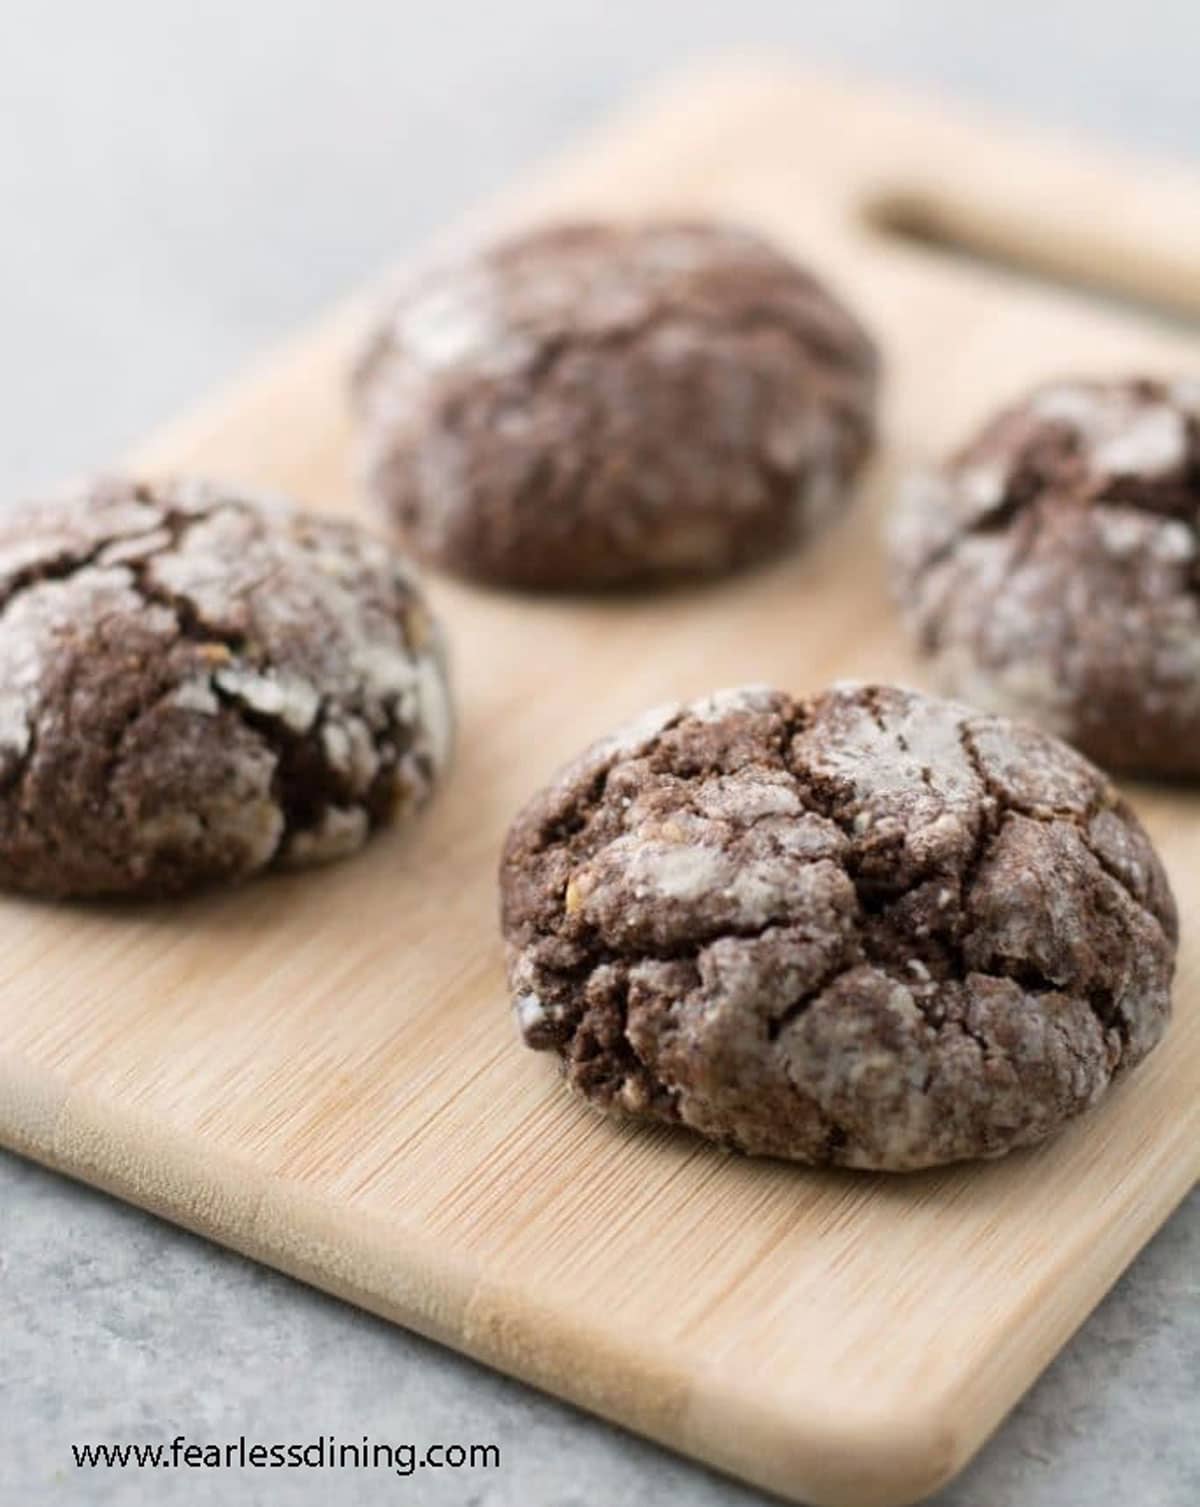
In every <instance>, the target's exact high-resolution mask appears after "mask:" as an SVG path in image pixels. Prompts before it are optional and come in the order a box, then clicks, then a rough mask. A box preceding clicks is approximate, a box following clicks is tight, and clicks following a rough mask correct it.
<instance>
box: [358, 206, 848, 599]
mask: <svg viewBox="0 0 1200 1507" xmlns="http://www.w3.org/2000/svg"><path fill="white" fill-rule="evenodd" d="M875 387H876V358H875V353H874V350H873V348H872V345H871V343H870V341H869V340H868V339H867V337H866V336H865V334H864V333H863V331H862V329H861V328H860V327H859V325H858V323H857V322H856V321H855V320H854V319H853V318H852V316H851V315H850V314H849V313H848V312H847V311H846V310H845V309H844V308H843V307H842V306H841V305H840V304H839V303H837V302H836V301H835V300H834V299H833V298H832V297H831V296H830V295H829V294H828V293H827V292H826V291H825V289H824V288H823V287H822V286H821V285H820V284H819V283H818V282H817V281H815V280H814V279H813V278H812V277H811V276H810V275H809V274H808V273H807V272H806V271H804V270H803V269H802V268H800V267H798V266H797V265H796V264H795V263H794V262H792V261H790V260H789V259H788V258H787V257H785V256H783V255H781V254H780V253H779V252H778V251H776V250H774V249H773V248H772V247H771V246H769V245H768V244H766V243H765V242H764V241H762V240H760V239H759V238H758V237H757V236H755V235H751V234H749V233H748V232H746V231H743V230H737V229H732V228H728V227H725V226H718V225H713V224H688V223H666V224H651V225H642V226H640V227H620V226H617V225H605V224H570V225H559V226H552V227H549V228H543V229H539V230H535V231H532V232H530V233H526V234H523V235H518V236H515V237H513V238H511V239H508V240H503V241H501V242H499V243H498V244H494V245H491V246H489V247H486V248H484V249H482V250H480V251H478V252H476V253H475V254H473V255H469V256H467V257H464V258H460V259H459V260H457V261H454V262H451V263H447V264H443V265H440V266H436V267H433V268H431V269H428V270H426V271H425V272H424V273H423V274H419V275H417V276H416V277H415V278H414V279H413V280H412V281H411V283H410V284H409V286H408V287H406V288H405V289H404V290H402V291H401V293H400V294H399V296H398V297H397V298H396V300H395V301H394V303H393V304H392V306H391V307H390V308H389V310H388V311H387V313H386V316H385V318H384V319H383V321H382V323H381V325H380V326H379V328H378V330H377V331H376V332H375V334H374V336H373V338H372V339H371V340H370V342H369V344H368V346H367V348H366V350H365V351H364V353H363V355H362V357H361V360H360V361H359V364H358V367H357V370H356V373H355V377H354V391H355V396H356V406H357V409H358V411H359V415H360V419H361V428H362V434H363V444H364V452H365V470H366V476H367V483H368V486H369V488H370V490H371V491H372V492H373V493H374V495H375V496H376V497H377V498H378V500H379V501H380V503H381V504H382V505H383V507H384V509H385V510H386V512H387V513H388V514H390V516H391V517H392V519H393V520H394V521H395V523H396V524H397V525H398V527H399V529H400V531H401V534H402V536H403V538H404V540H405V542H406V543H407V544H408V545H409V546H410V547H411V548H412V549H413V550H414V552H415V553H416V554H418V555H419V556H421V557H423V558H424V559H425V560H428V561H431V562H435V563H436V564H438V565H440V566H442V567H444V568H446V569H448V570H451V571H455V572H458V573H459V574H462V575H465V576H471V577H475V578H477V579H479V580H483V581H492V582H498V583H504V584H508V585H512V586H524V587H564V588H565V587H596V586H608V585H615V584H619V583H627V582H634V581H638V580H645V579H652V578H655V577H668V576H673V575H687V574H693V573H702V572H715V571H723V570H728V569H730V568H732V567H734V566H737V565H739V564H741V563H742V562H744V561H748V560H750V559H752V558H754V557H756V556H762V555H765V554H768V553H769V552H771V551H772V550H774V549H776V548H777V547H779V546H780V545H781V544H782V543H783V542H784V541H785V540H787V539H788V538H789V537H791V536H793V535H800V534H805V533H807V532H809V531H810V530H811V529H813V528H814V527H815V526H816V525H817V524H818V523H819V521H820V520H822V519H823V518H824V517H825V516H826V515H827V514H829V513H831V512H833V511H835V510H836V509H837V507H838V506H839V505H840V503H841V501H842V499H843V495H844V492H845V490H846V488H847V486H848V484H849V483H850V481H851V480H852V478H853V477H854V475H855V473H856V472H857V471H858V469H859V466H860V464H861V462H862V461H863V458H864V456H865V455H866V453H867V451H868V449H869V447H870V443H871V439H872V429H873V409H874V398H875Z"/></svg>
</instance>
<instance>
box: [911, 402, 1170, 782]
mask: <svg viewBox="0 0 1200 1507" xmlns="http://www.w3.org/2000/svg"><path fill="white" fill-rule="evenodd" d="M1198 529H1200V381H1197V382H1183V381H1180V382H1176V383H1174V384H1167V383H1164V382H1153V381H1124V382H1066V383H1056V384H1053V385H1050V386H1045V387H1042V388H1040V389H1038V390H1037V391H1035V392H1034V393H1033V394H1032V395H1031V396H1030V397H1028V398H1026V399H1025V400H1024V401H1023V402H1021V403H1019V404H1018V405H1017V406H1016V407H1014V408H1010V409H1009V410H1007V411H1006V412H1004V413H1002V414H1001V415H1000V416H999V417H998V418H996V419H995V420H993V421H992V422H991V423H990V424H988V425H987V426H986V427H985V428H984V429H983V431H982V432H981V433H980V434H979V435H978V436H977V437H976V438H975V439H974V440H972V442H971V443H970V444H969V445H967V447H966V448H965V449H964V450H962V451H960V452H959V453H958V454H957V455H956V456H955V457H954V458H953V459H952V460H951V461H950V462H949V463H948V464H947V465H946V466H944V467H943V468H942V469H941V470H938V471H934V472H931V473H928V474H926V475H923V476H918V477H916V478H914V479H913V481H912V482H911V484H910V485H909V487H908V488H907V490H906V491H905V493H904V494H903V495H902V497H901V499H900V503H899V506H898V508H897V510H896V513H895V516H894V520H893V527H892V554H893V559H894V564H895V585H896V593H897V597H898V599H899V601H900V603H901V605H902V608H903V610H904V612H905V614H906V616H907V618H908V620H909V622H910V624H911V626H912V628H913V631H914V632H915V634H916V636H917V639H918V641H919V643H920V646H921V648H922V649H923V650H924V652H925V653H927V654H928V655H929V656H930V657H931V661H932V664H933V666H934V668H935V672H936V674H937V677H938V679H939V683H940V685H941V687H942V688H943V689H944V690H946V691H947V692H950V693H952V694H954V695H959V696H962V697H963V698H964V699H966V700H969V701H971V702H973V703H975V704H976V705H978V706H982V707H986V708H988V709H989V710H991V711H998V712H1009V713H1011V714H1013V715H1014V716H1027V717H1030V718H1032V719H1033V720H1035V721H1037V722H1039V723H1040V724H1041V725H1042V726H1043V727H1046V728H1047V729H1049V730H1050V731H1051V732H1055V733H1057V734H1058V735H1059V736H1060V737H1063V738H1066V739H1068V740H1069V741H1070V742H1072V743H1074V744H1075V745H1076V746H1077V747H1078V748H1080V749H1082V750H1083V752H1084V753H1086V754H1088V755H1089V756H1090V757H1091V758H1093V759H1095V760H1097V762H1099V763H1101V764H1104V765H1106V766H1107V767H1108V768H1110V769H1114V770H1123V771H1129V772H1131V773H1142V774H1150V775H1166V776H1175V777H1184V778H1195V777H1196V776H1200V548H1198V545H1200V536H1198V532H1197V531H1198Z"/></svg>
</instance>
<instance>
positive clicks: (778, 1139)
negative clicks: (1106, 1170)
mask: <svg viewBox="0 0 1200 1507" xmlns="http://www.w3.org/2000/svg"><path fill="white" fill-rule="evenodd" d="M501 889H502V901H503V928H504V934H505V936H506V938H507V941H508V955H509V980H510V985H511V989H512V994H513V998H514V1007H515V1011H516V1015H517V1019H518V1022H519V1025H520V1029H521V1031H522V1033H523V1035H524V1038H525V1041H526V1042H527V1043H528V1044H529V1045H530V1046H532V1047H535V1048H540V1049H548V1050H552V1051H555V1052H557V1053H558V1054H559V1055H560V1057H561V1058H562V1060H563V1064H564V1067H565V1072H566V1077H567V1080H568V1082H569V1083H570V1085H571V1086H572V1087H573V1088H575V1089H576V1090H578V1091H579V1092H580V1093H581V1094H583V1095H584V1096H585V1097H586V1098H587V1099H589V1100H590V1101H591V1102H592V1103H593V1104H595V1105H597V1106H598V1107H600V1108H601V1109H605V1110H610V1111H617V1112H624V1113H626V1114H629V1115H634V1116H639V1117H643V1118H647V1119H654V1120H662V1121H667V1122H670V1123H678V1124H681V1125H685V1126H688V1127H690V1128H691V1129H693V1130H696V1131H699V1132H700V1133H701V1134H702V1135H705V1136H707V1137H709V1138H710V1139H712V1140H714V1141H717V1142H719V1143H721V1144H722V1145H725V1146H728V1147H731V1148H736V1149H738V1150H741V1151H747V1152H760V1153H765V1154H769V1155H774V1156H781V1157H791V1158H794V1159H795V1160H797V1161H802V1162H812V1163H837V1164H841V1165H844V1166H852V1167H867V1168H885V1169H895V1170H902V1169H908V1168H916V1167H926V1166H930V1165H932V1164H935V1163H940V1162H950V1161H955V1160H958V1159H960V1158H966V1157H992V1156H998V1155H1000V1154H1001V1153H1003V1152H1006V1151H1009V1150H1011V1149H1012V1148H1014V1147H1017V1146H1024V1145H1030V1144H1032V1143H1034V1142H1037V1141H1040V1140H1042V1139H1043V1137H1045V1136H1048V1135H1049V1134H1051V1132H1053V1131H1054V1130H1055V1129H1056V1128H1058V1127H1059V1126H1060V1125H1062V1123H1063V1122H1064V1121H1066V1120H1069V1119H1070V1118H1071V1117H1072V1116H1074V1115H1077V1114H1079V1113H1080V1112H1081V1111H1082V1110H1084V1109H1086V1108H1087V1107H1088V1106H1089V1105H1090V1104H1093V1103H1094V1102H1095V1101H1096V1100H1097V1099H1098V1098H1099V1097H1100V1096H1101V1095H1102V1094H1103V1093H1104V1091H1105V1089H1106V1088H1107V1087H1108V1085H1109V1083H1110V1082H1111V1081H1112V1080H1113V1079H1114V1078H1115V1077H1116V1076H1117V1075H1118V1074H1120V1073H1122V1072H1124V1071H1126V1070H1127V1069H1129V1068H1131V1067H1133V1066H1134V1064H1136V1063H1137V1062H1139V1061H1140V1060H1141V1059H1142V1058H1143V1057H1144V1056H1145V1055H1146V1053H1147V1052H1148V1051H1149V1050H1150V1049H1151V1047H1153V1046H1154V1044H1155V1042H1157V1040H1158V1039H1159V1037H1160V1035H1161V1034H1162V1031H1163V1028H1164V1025H1165V1023H1166V1020H1167V1017H1168V1013H1169V1008H1170V984H1171V978H1172V973H1173V969H1174V962H1175V949H1176V916H1175V906H1174V902H1173V900H1172V897H1171V892H1170V890H1169V888H1168V885H1167V881H1166V878H1165V876H1164V874H1163V870H1162V867H1161V865H1160V863H1159V860H1158V858H1157V857H1156V855H1155V853H1154V850H1153V849H1152V847H1151V846H1150V843H1149V841H1148V839H1147V837H1146V834H1145V832H1144V831H1143V830H1142V828H1141V826H1140V825H1139V824H1138V821H1137V819H1136V817H1135V816H1134V815H1133V813H1132V812H1131V811H1130V809H1129V807H1128V806H1127V805H1126V804H1125V803H1124V801H1123V800H1122V799H1121V797H1120V796H1119V795H1118V794H1117V792H1116V791H1115V790H1114V789H1113V787H1112V786H1111V785H1110V784H1109V783H1108V782H1107V781H1106V780H1105V778H1104V776H1103V775H1101V774H1100V773H1099V772H1098V771H1097V770H1096V769H1095V768H1094V767H1093V766H1092V765H1090V764H1088V763H1087V762H1085V760H1084V759H1082V758H1081V757H1080V756H1079V755H1078V754H1076V753H1075V752H1074V751H1073V750H1071V749H1069V748H1067V747H1066V746H1065V745H1064V744H1062V743H1059V742H1058V741H1056V740H1055V739H1054V738H1051V737H1048V736H1047V735H1045V734H1044V733H1041V732H1039V731H1038V730H1036V729H1034V728H1031V727H1028V726H1024V725H1022V724H1020V723H1016V722H1010V721H1007V720H1006V719H1004V718H1000V717H994V716H988V715H985V714H981V713H977V712H974V711H972V710H970V709H969V708H967V707H963V706H959V705H956V704H955V703H953V702H948V701H940V700H935V699H931V698H928V697H925V696H922V695H919V694H918V693H916V692H914V691H906V690H898V689H895V688H892V687H881V686H853V685H845V686H837V687H834V688H833V689H832V690H830V691H828V692H826V693H825V694H823V695H820V696H817V697H815V698H813V699H812V700H808V701H797V700H793V699H792V698H791V697H789V696H786V695H782V694H780V693H778V692H776V691H771V690H767V689H761V688H749V689H744V690H735V691H726V692H722V693H720V694H718V695H715V696H713V697H711V698H709V699H708V700H705V701H697V702H693V703H692V704H690V705H687V706H674V707H667V708H664V709H662V710H660V711H656V712H653V713H651V714H650V715H648V716H646V717H645V718H643V719H642V720H640V721H639V722H636V723H634V724H632V725H631V726H629V727H627V728H626V729H625V730H624V731H623V732H621V733H618V734H617V735H616V736H615V737H612V738H609V739H607V740H606V741H604V742H602V743H598V744H596V745H595V746H594V747H593V748H592V749H591V750H590V751H589V752H587V753H586V754H584V756H583V757H582V758H581V759H579V760H578V762H576V763H575V764H573V765H571V766H570V767H569V768H568V769H566V770H565V771H564V773H563V774H562V775H561V776H560V777H559V778H558V780H557V781H556V782H555V783H554V784H553V785H552V786H551V787H550V788H549V789H548V790H546V791H544V792H543V793H542V794H541V795H539V796H538V797H537V798H536V799H535V800H534V801H533V802H532V803H531V804H530V805H529V807H528V808H527V809H526V810H525V811H524V812H523V813H522V814H521V816H520V817H518V819H517V821H516V823H515V824H514V826H513V827H512V830H511V832H510V833H509V837H508V841H507V845H506V847H505V851H504V857H503V862H502V871H501Z"/></svg>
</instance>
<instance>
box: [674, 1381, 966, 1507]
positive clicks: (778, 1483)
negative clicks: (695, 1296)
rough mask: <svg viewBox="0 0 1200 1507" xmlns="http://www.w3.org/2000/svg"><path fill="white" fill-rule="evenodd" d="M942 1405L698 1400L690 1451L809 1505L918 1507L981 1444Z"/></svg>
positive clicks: (688, 1437)
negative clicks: (816, 1403)
mask: <svg viewBox="0 0 1200 1507" xmlns="http://www.w3.org/2000/svg"><path fill="white" fill-rule="evenodd" d="M950 1417H951V1409H950V1407H949V1406H948V1405H947V1401H946V1399H945V1398H944V1397H937V1396H934V1395H933V1394H930V1395H928V1396H927V1395H924V1394H910V1395H909V1396H908V1397H906V1398H905V1399H904V1401H903V1403H902V1404H901V1405H900V1406H896V1405H894V1404H893V1405H889V1406H887V1407H880V1406H879V1405H878V1404H875V1403H871V1402H869V1401H864V1400H862V1399H856V1400H848V1399H845V1398H838V1397H836V1396H833V1395H826V1396H825V1397H824V1398H823V1399H822V1401H821V1403H820V1404H819V1405H818V1406H814V1405H812V1400H811V1398H807V1399H803V1398H800V1397H797V1396H795V1395H794V1394H793V1395H788V1394H784V1395H781V1396H778V1397H774V1398H772V1399H771V1400H770V1401H769V1402H766V1403H764V1400H763V1397H762V1395H761V1392H756V1391H755V1390H754V1389H753V1387H752V1386H751V1385H750V1384H746V1385H745V1386H744V1387H742V1388H738V1389H737V1390H736V1391H735V1390H734V1389H732V1388H729V1387H723V1386H721V1385H719V1384H718V1385H715V1386H709V1385H705V1386H703V1387H702V1388H700V1389H698V1390H696V1391H694V1392H693V1394H692V1398H691V1402H690V1404H689V1407H688V1409H687V1412H686V1415H685V1418H684V1422H683V1428H684V1434H685V1439H684V1441H683V1444H682V1447H683V1448H684V1449H686V1450H687V1452H688V1453H690V1454H696V1455H699V1456H700V1457H701V1458H704V1459H707V1460H709V1461H710V1462H711V1463H712V1464H714V1465H716V1466H717V1467H718V1468H719V1469H721V1470H725V1471H728V1472H730V1473H731V1474H733V1475H737V1476H741V1477H743V1478H745V1479H747V1480H750V1481H753V1482H755V1483H756V1484H757V1485H759V1486H762V1487H764V1488H766V1489H767V1490H768V1491H773V1492H776V1493H778V1494H779V1495H780V1496H782V1497H784V1498H785V1499H787V1500H789V1501H794V1502H802V1503H805V1504H808V1507H910V1504H912V1503H916V1502H922V1501H925V1500H926V1499H927V1498H928V1497H929V1496H930V1495H931V1494H932V1493H933V1492H935V1491H937V1490H939V1489H940V1488H941V1487H943V1486H945V1485H946V1484H947V1482H949V1481H951V1480H953V1479H954V1477H955V1476H956V1475H958V1473H959V1471H960V1470H962V1469H963V1467H964V1466H965V1465H966V1464H967V1463H968V1461H969V1460H970V1459H971V1457H972V1455H973V1454H974V1452H975V1450H976V1448H977V1447H978V1444H979V1442H980V1441H979V1440H978V1439H976V1438H974V1437H970V1436H968V1434H967V1433H965V1432H964V1431H963V1430H962V1429H961V1428H957V1427H955V1426H954V1425H953V1424H951V1423H950V1422H949V1421H948V1420H949V1419H950Z"/></svg>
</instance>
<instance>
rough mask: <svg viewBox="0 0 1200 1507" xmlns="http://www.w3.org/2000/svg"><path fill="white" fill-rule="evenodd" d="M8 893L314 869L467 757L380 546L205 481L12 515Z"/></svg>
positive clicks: (0, 843)
mask: <svg viewBox="0 0 1200 1507" xmlns="http://www.w3.org/2000/svg"><path fill="white" fill-rule="evenodd" d="M0 607H2V611H0V884H3V885H7V886H10V887H15V888H18V889H23V890H29V891H36V892H41V893H43V894H47V895H59V896H67V895H80V896H83V895H95V896H98V895H141V896H154V895H162V894H169V893H172V892H176V891H181V890H185V889H189V888H192V887H193V886H197V885H201V884H205V883H208V882H211V881H217V880H234V879H240V878H242V877H243V876H245V875H248V874H251V873H254V872H255V871H257V870H260V869H265V868H268V867H271V866H274V865H298V864H307V863H316V862H319V861H322V860H324V859H330V858H336V857H340V856H341V855H342V854H345V853H349V852H351V851H353V850H354V849H355V848H357V847H358V846H359V845H360V844H361V843H362V842H363V841H364V839H365V838H366V836H367V834H368V832H369V831H370V830H371V829H372V828H373V827H376V826H378V825H380V824H382V823H384V822H387V821H391V820H393V819H394V818H396V817H398V816H400V815H403V814H404V813H406V812H408V811H409V810H410V809H412V808H414V807H416V806H418V805H420V804H421V802H422V801H423V800H424V799H425V797H426V795H427V794H428V793H429V790H430V787H431V785H432V783H433V781H434V779H435V777H436V775H437V773H438V770H439V769H440V768H441V766H442V765H443V763H444V762H445V759H446V756H447V752H448V743H449V738H450V711H449V700H448V692H447V686H446V680H445V668H444V663H443V653H442V648H441V638H440V634H439V632H438V629H437V627H436V625H435V624H434V623H433V621H432V620H431V618H430V616H429V613H428V611H427V609H426V607H425V605H424V602H423V600H422V597H421V594H420V592H419V590H418V589H417V586H416V585H415V583H414V581H413V578H412V576H411V574H410V572H409V569H408V567H407V566H406V565H405V564H404V563H403V562H402V561H401V560H399V559H398V558H397V557H396V555H395V554H393V553H392V552H391V551H390V550H389V549H388V548H387V546H386V545H384V544H383V543H382V542H381V541H379V540H377V539H374V538H372V537H371V536H370V535H369V534H366V533H364V532H362V531H361V530H359V529H357V528H354V527H352V526H350V525H347V524H345V523H338V522H333V521H329V520H326V519H321V518H316V517H311V516H308V515H306V514H304V513H300V512H297V511H295V510H294V509H293V508H291V507H290V506H288V505H287V504H286V503H284V502H281V501H274V500H268V499H257V500H256V499H254V498H252V497H250V496H249V495H247V494H246V493H244V492H241V491H239V490H236V489H231V488H226V487H220V486H216V485H211V484H207V483H199V482H193V481H181V482H172V483H167V484H161V485H153V486H149V485H141V484H138V483H135V482H131V481H124V480H112V481H104V482H101V483H98V484H96V485H94V486H93V487H91V488H90V489H88V490H84V491H80V492H79V493H77V494H76V495H73V496H71V497H69V498H65V499H63V500H61V501H58V502H54V503H50V504H47V505H44V506H41V507H37V508H27V509H23V510H21V511H19V512H15V513H13V512H10V513H8V514H7V515H5V516H4V517H3V519H2V520H0Z"/></svg>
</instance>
